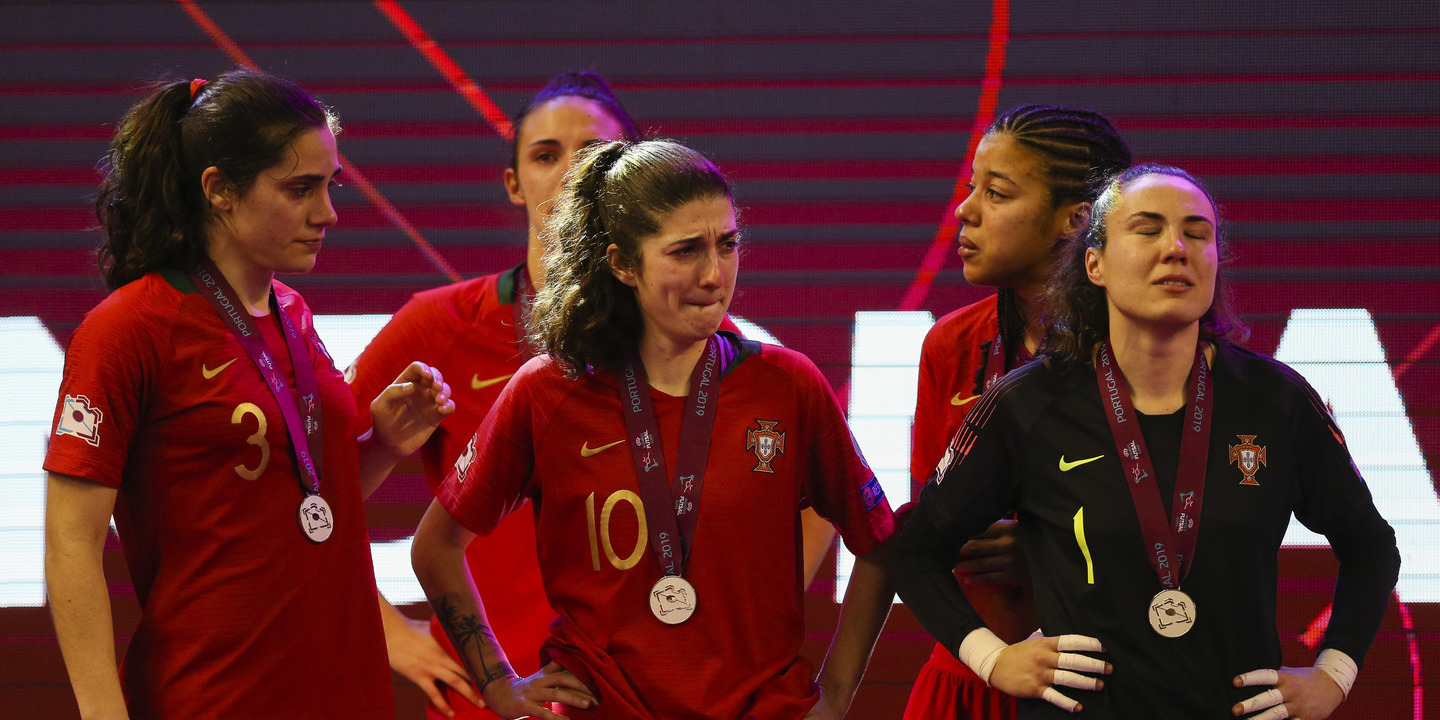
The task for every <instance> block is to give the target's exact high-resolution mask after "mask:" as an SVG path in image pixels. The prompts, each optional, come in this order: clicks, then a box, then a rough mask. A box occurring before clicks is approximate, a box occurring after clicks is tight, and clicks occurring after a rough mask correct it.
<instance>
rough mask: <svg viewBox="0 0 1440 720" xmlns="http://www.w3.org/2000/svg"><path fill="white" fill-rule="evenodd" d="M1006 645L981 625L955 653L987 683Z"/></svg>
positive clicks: (1007, 644)
mask: <svg viewBox="0 0 1440 720" xmlns="http://www.w3.org/2000/svg"><path fill="white" fill-rule="evenodd" d="M1008 647H1010V644H1009V643H1007V642H1005V641H1004V640H1001V639H1000V636H998V635H996V634H995V633H993V632H990V628H987V627H981V628H976V629H974V630H971V631H970V634H969V635H966V636H965V639H964V640H962V641H960V651H959V652H958V653H956V654H957V655H959V657H960V662H963V663H965V664H966V665H968V666H970V669H971V670H974V671H975V674H976V675H979V676H980V679H981V680H984V681H985V684H986V685H989V684H990V672H991V671H992V670H994V669H995V661H996V660H998V659H1000V651H1002V650H1004V649H1005V648H1008ZM1346 659H1347V660H1348V659H1349V658H1346Z"/></svg>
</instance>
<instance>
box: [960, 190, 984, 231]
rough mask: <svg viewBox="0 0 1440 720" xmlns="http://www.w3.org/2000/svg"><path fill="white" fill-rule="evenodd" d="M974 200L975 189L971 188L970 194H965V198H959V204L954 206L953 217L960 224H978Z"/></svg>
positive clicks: (978, 217)
mask: <svg viewBox="0 0 1440 720" xmlns="http://www.w3.org/2000/svg"><path fill="white" fill-rule="evenodd" d="M974 200H975V190H973V189H972V190H970V194H969V195H966V196H965V199H964V200H961V201H960V204H959V205H956V206H955V219H956V220H959V221H960V224H961V225H962V226H964V225H979V224H980V216H979V215H977V214H975V203H974Z"/></svg>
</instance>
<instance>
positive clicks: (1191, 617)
mask: <svg viewBox="0 0 1440 720" xmlns="http://www.w3.org/2000/svg"><path fill="white" fill-rule="evenodd" d="M1150 627H1152V628H1154V629H1155V632H1156V633H1157V634H1158V635H1160V636H1161V637H1167V638H1177V637H1180V636H1181V635H1184V634H1185V633H1188V632H1190V628H1193V627H1195V601H1194V600H1191V599H1190V596H1189V595H1186V594H1185V593H1183V592H1180V591H1179V590H1161V591H1160V592H1158V593H1156V594H1155V597H1153V598H1150Z"/></svg>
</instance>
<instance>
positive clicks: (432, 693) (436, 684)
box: [415, 680, 455, 717]
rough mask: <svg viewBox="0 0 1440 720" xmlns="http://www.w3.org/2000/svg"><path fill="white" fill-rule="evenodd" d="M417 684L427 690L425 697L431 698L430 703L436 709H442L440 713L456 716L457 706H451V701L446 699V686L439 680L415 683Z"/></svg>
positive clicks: (446, 715)
mask: <svg viewBox="0 0 1440 720" xmlns="http://www.w3.org/2000/svg"><path fill="white" fill-rule="evenodd" d="M415 686H416V687H418V688H420V689H421V690H423V691H425V697H426V698H428V699H429V700H430V704H431V705H433V706H435V709H436V710H439V711H440V714H442V715H444V716H445V717H455V708H452V707H450V703H448V702H446V701H445V690H444V687H445V686H444V685H442V684H441V683H440V681H439V680H435V681H433V682H421V683H415Z"/></svg>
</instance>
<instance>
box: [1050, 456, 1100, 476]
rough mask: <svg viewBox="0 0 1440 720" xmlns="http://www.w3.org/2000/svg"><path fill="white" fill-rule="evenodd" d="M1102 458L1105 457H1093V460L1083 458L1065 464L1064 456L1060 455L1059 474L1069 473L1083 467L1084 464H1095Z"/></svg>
mask: <svg viewBox="0 0 1440 720" xmlns="http://www.w3.org/2000/svg"><path fill="white" fill-rule="evenodd" d="M1103 457H1105V456H1104V455H1096V456H1095V457H1093V458H1085V459H1084V460H1076V461H1075V462H1065V456H1064V455H1061V456H1060V472H1070V471H1071V470H1074V469H1075V468H1077V467H1080V466H1081V465H1084V464H1085V463H1088V462H1095V461H1096V460H1099V459H1100V458H1103Z"/></svg>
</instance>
